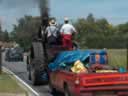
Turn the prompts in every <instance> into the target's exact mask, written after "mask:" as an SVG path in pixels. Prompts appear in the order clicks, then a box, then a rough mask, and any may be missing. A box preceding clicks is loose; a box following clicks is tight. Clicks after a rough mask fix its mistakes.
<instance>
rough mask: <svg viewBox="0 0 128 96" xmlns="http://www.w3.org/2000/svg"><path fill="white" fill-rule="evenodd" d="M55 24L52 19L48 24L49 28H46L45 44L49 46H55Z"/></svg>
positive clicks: (56, 29) (56, 30)
mask: <svg viewBox="0 0 128 96" xmlns="http://www.w3.org/2000/svg"><path fill="white" fill-rule="evenodd" d="M57 32H58V28H57V24H56V21H55V20H54V19H52V20H51V21H50V22H49V26H48V27H47V28H46V31H45V34H46V36H47V42H48V44H49V45H56V44H57Z"/></svg>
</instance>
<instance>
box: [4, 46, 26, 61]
mask: <svg viewBox="0 0 128 96" xmlns="http://www.w3.org/2000/svg"><path fill="white" fill-rule="evenodd" d="M23 57H24V56H23V49H22V48H9V49H8V50H7V51H6V54H5V61H8V62H11V61H13V62H16V61H23Z"/></svg>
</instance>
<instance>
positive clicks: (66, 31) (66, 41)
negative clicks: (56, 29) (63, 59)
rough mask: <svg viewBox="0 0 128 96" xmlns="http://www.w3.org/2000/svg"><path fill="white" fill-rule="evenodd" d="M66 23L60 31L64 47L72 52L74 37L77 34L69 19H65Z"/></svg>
mask: <svg viewBox="0 0 128 96" xmlns="http://www.w3.org/2000/svg"><path fill="white" fill-rule="evenodd" d="M64 23H65V24H64V25H63V26H62V27H61V30H60V32H61V35H62V46H63V47H64V48H67V49H68V50H72V49H73V43H72V35H73V34H74V33H77V32H76V29H75V28H74V27H73V25H71V24H69V19H68V18H67V17H66V18H65V19H64Z"/></svg>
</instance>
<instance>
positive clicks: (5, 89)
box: [0, 73, 26, 93]
mask: <svg viewBox="0 0 128 96" xmlns="http://www.w3.org/2000/svg"><path fill="white" fill-rule="evenodd" d="M0 93H26V92H25V90H23V89H22V88H21V87H20V86H19V85H18V84H17V83H16V81H15V80H14V79H13V78H12V77H11V76H9V75H8V74H6V73H2V74H0Z"/></svg>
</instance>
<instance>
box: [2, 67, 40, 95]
mask: <svg viewBox="0 0 128 96" xmlns="http://www.w3.org/2000/svg"><path fill="white" fill-rule="evenodd" d="M2 68H3V70H5V71H6V72H9V73H10V74H12V75H13V76H14V77H15V78H16V79H17V80H18V81H19V82H20V83H22V84H23V85H24V86H25V87H27V88H28V89H29V90H30V91H31V92H32V93H34V95H36V96H40V95H39V94H38V93H37V92H36V91H35V90H34V89H33V88H32V87H30V86H29V85H28V84H27V83H26V82H24V81H23V80H22V79H21V78H19V77H18V76H17V75H16V74H15V73H13V72H12V71H11V70H9V69H7V68H5V67H2Z"/></svg>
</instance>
